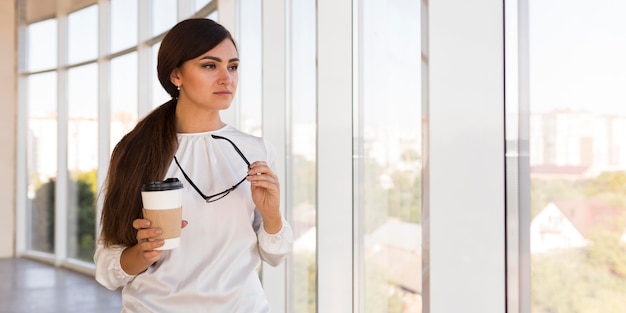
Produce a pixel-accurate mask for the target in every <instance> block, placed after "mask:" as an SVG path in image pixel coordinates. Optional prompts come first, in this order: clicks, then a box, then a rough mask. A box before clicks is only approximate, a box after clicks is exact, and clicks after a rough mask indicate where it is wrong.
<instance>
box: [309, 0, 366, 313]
mask: <svg viewBox="0 0 626 313" xmlns="http://www.w3.org/2000/svg"><path fill="white" fill-rule="evenodd" d="M352 36H353V34H352V1H350V0H342V1H337V0H318V1H317V40H318V41H317V61H318V68H317V99H318V100H317V101H318V102H317V108H318V109H317V126H318V130H317V184H318V185H317V191H318V192H317V206H318V211H317V279H318V282H317V312H342V313H343V312H353V303H352V299H353V292H354V291H353V290H354V289H353V288H355V287H356V288H359V286H353V275H354V274H353V266H352V264H353V215H352V209H353V208H352V207H353V204H352V190H353V188H352V172H353V171H352V166H353V165H352V107H353V103H352V89H353V85H352V74H353V73H352V56H353V54H352Z"/></svg>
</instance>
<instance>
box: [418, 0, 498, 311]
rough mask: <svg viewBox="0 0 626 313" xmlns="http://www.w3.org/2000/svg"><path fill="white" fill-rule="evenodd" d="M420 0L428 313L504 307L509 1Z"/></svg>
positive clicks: (425, 299) (426, 301)
mask: <svg viewBox="0 0 626 313" xmlns="http://www.w3.org/2000/svg"><path fill="white" fill-rule="evenodd" d="M422 2H423V8H424V9H425V13H426V15H427V18H425V19H424V20H423V27H424V29H423V31H425V33H424V35H425V37H426V39H425V40H426V42H425V45H423V55H422V59H423V60H424V62H425V70H426V71H427V72H426V73H425V74H426V80H425V81H424V87H425V90H426V92H425V98H424V100H425V103H424V104H423V105H424V115H423V117H424V123H425V124H424V134H423V136H424V145H425V146H424V148H425V149H424V151H425V156H424V157H425V159H424V176H423V184H424V185H423V186H424V203H423V209H424V215H423V217H424V265H425V267H424V268H423V271H424V312H431V313H445V312H481V313H502V312H505V311H506V307H505V299H506V291H505V228H504V223H505V174H504V166H505V165H504V151H505V150H504V92H503V86H504V56H503V49H504V42H503V2H502V1H488V0H476V1H465V0H439V1H422Z"/></svg>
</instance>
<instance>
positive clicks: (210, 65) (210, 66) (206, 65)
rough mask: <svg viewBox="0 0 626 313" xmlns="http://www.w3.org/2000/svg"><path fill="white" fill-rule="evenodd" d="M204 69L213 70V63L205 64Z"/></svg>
mask: <svg viewBox="0 0 626 313" xmlns="http://www.w3.org/2000/svg"><path fill="white" fill-rule="evenodd" d="M204 67H206V68H211V69H213V68H215V63H208V64H205V65H204Z"/></svg>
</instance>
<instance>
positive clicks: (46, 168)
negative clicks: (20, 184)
mask: <svg viewBox="0 0 626 313" xmlns="http://www.w3.org/2000/svg"><path fill="white" fill-rule="evenodd" d="M26 42H27V43H28V51H27V53H26V57H25V70H27V71H31V72H36V71H40V70H50V69H53V68H55V67H56V65H57V54H56V47H57V22H56V20H45V21H42V22H38V23H34V24H31V25H29V26H28V28H27V29H26ZM51 48H52V49H51ZM25 84H26V86H25V88H24V89H25V90H26V92H25V94H26V101H25V103H26V107H27V117H26V120H27V122H26V123H27V131H26V138H24V139H25V140H26V155H27V160H26V166H27V194H26V195H25V196H26V197H27V199H28V200H27V202H26V203H27V209H26V224H27V225H26V227H25V228H26V231H27V234H28V239H27V240H26V242H27V244H26V246H27V248H28V249H30V250H33V251H37V252H45V253H53V252H54V238H55V236H54V211H55V210H54V207H55V203H54V192H55V188H54V187H55V182H56V178H57V115H58V111H57V88H56V86H57V73H56V72H53V71H48V72H43V73H38V74H33V75H30V76H28V77H27V78H26V79H25Z"/></svg>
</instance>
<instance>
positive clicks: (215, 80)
mask: <svg viewBox="0 0 626 313" xmlns="http://www.w3.org/2000/svg"><path fill="white" fill-rule="evenodd" d="M238 67H239V56H238V53H237V49H235V45H234V44H233V42H232V41H231V40H230V39H228V38H227V39H225V40H224V41H222V42H221V43H220V44H218V45H217V46H215V47H214V48H213V49H211V50H209V51H207V52H206V53H205V54H203V55H201V56H199V57H197V58H195V59H191V60H188V61H186V62H185V63H183V65H181V66H180V67H179V68H177V69H175V70H174V71H172V76H171V80H172V83H174V85H177V86H180V94H179V96H178V103H179V104H183V105H193V106H198V107H199V108H203V109H209V110H224V109H227V108H228V107H229V106H230V104H231V102H232V101H233V97H234V96H235V92H236V91H237V83H238V80H239V74H238V72H237V70H238Z"/></svg>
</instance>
